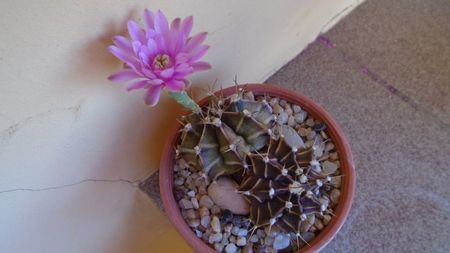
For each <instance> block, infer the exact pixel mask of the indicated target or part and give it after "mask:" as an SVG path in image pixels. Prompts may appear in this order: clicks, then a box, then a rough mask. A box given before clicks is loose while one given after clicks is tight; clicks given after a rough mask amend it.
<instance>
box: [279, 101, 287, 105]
mask: <svg viewBox="0 0 450 253" xmlns="http://www.w3.org/2000/svg"><path fill="white" fill-rule="evenodd" d="M279 104H280V105H281V106H282V107H285V106H286V105H287V101H286V100H284V99H281V100H280V103H279Z"/></svg>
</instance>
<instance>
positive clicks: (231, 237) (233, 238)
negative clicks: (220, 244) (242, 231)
mask: <svg viewBox="0 0 450 253" xmlns="http://www.w3.org/2000/svg"><path fill="white" fill-rule="evenodd" d="M228 240H230V242H232V243H235V242H236V236H234V235H232V236H230V238H228Z"/></svg>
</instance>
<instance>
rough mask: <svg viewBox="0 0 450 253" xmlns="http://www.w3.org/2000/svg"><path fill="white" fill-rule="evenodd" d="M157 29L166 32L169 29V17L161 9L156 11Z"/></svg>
mask: <svg viewBox="0 0 450 253" xmlns="http://www.w3.org/2000/svg"><path fill="white" fill-rule="evenodd" d="M155 30H156V31H157V32H159V33H165V32H167V31H168V30H169V23H168V22H167V18H166V16H164V13H162V12H161V11H160V10H158V12H156V16H155Z"/></svg>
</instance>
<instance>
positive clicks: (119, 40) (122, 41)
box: [113, 35, 133, 52]
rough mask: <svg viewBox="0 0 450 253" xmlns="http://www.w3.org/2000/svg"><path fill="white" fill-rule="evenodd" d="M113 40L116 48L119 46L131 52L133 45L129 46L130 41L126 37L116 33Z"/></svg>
mask: <svg viewBox="0 0 450 253" xmlns="http://www.w3.org/2000/svg"><path fill="white" fill-rule="evenodd" d="M113 42H114V44H116V46H117V47H118V48H121V49H123V50H125V51H130V52H133V47H132V46H131V43H130V41H129V40H128V39H127V38H125V37H123V36H120V35H117V36H114V37H113Z"/></svg>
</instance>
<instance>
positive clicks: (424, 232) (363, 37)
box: [267, 0, 450, 252]
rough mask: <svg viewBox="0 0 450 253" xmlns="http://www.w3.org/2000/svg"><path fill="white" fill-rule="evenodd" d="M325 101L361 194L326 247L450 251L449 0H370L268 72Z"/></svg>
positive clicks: (277, 81) (333, 249)
mask: <svg viewBox="0 0 450 253" xmlns="http://www.w3.org/2000/svg"><path fill="white" fill-rule="evenodd" d="M267 82H268V83H275V84H279V85H282V86H285V87H287V88H290V89H293V90H297V91H300V92H302V93H303V94H305V95H307V96H309V97H311V98H312V99H313V100H315V101H316V102H318V103H320V104H321V105H322V106H323V107H324V108H325V109H326V110H328V111H329V112H330V113H331V115H332V116H333V117H334V118H335V119H336V120H337V121H338V122H339V123H340V125H341V127H342V128H343V129H344V132H345V134H346V136H347V137H348V139H349V142H350V145H351V147H352V150H353V154H354V159H355V164H356V171H357V190H356V193H357V194H356V198H355V202H354V205H353V208H352V211H351V213H350V216H349V218H348V220H347V222H346V223H345V225H344V227H343V228H342V230H341V231H340V232H339V234H338V235H337V237H336V238H335V239H334V240H333V241H332V242H331V243H330V244H329V245H328V246H327V247H326V248H325V250H324V252H414V251H420V252H448V251H449V250H450V1H438V0H433V1H431V0H430V1H406V0H401V1H388V0H369V1H367V2H365V3H363V4H362V5H361V6H359V7H358V8H357V9H355V10H354V11H353V12H352V13H351V14H350V15H349V16H347V17H346V18H344V19H343V20H342V21H341V22H339V23H338V24H337V25H336V26H335V27H334V28H333V29H332V30H330V31H329V32H327V33H326V34H324V35H322V36H320V37H319V38H318V39H317V40H316V41H315V42H314V43H312V44H311V45H310V46H309V47H308V48H307V49H305V50H304V51H303V52H302V53H301V54H300V55H298V56H297V57H296V58H295V59H294V60H292V61H291V62H290V63H288V64H287V65H286V66H284V67H283V68H282V69H281V70H280V71H278V72H277V73H275V74H274V75H273V76H272V77H270V78H269V79H268V80H267Z"/></svg>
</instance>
